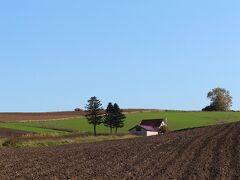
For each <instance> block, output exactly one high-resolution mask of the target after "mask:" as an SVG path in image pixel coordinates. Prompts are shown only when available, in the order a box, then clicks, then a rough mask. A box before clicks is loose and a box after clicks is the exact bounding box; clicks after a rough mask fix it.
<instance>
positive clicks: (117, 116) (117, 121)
mask: <svg viewBox="0 0 240 180" xmlns="http://www.w3.org/2000/svg"><path fill="white" fill-rule="evenodd" d="M113 113H114V122H113V127H114V128H115V133H116V134H117V130H118V128H122V127H123V126H124V120H125V119H126V116H125V115H124V114H123V113H122V110H121V109H120V108H119V106H118V104H117V103H115V104H114V105H113Z"/></svg>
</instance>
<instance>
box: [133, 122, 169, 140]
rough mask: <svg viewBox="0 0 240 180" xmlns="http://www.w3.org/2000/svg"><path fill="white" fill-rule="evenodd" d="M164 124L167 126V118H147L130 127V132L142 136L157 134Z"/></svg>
mask: <svg viewBox="0 0 240 180" xmlns="http://www.w3.org/2000/svg"><path fill="white" fill-rule="evenodd" d="M162 126H167V120H166V119H146V120H142V122H141V123H140V124H139V125H136V126H135V127H133V128H131V129H129V133H131V134H135V135H141V136H155V135H158V134H159V130H160V128H161V127H162Z"/></svg>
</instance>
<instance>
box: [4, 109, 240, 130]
mask: <svg viewBox="0 0 240 180" xmlns="http://www.w3.org/2000/svg"><path fill="white" fill-rule="evenodd" d="M126 117H127V119H126V121H125V126H124V128H121V129H119V133H128V129H130V128H131V127H133V126H135V125H137V124H138V123H140V122H141V120H142V119H152V118H167V119H168V125H169V128H170V129H171V130H180V129H185V128H193V127H200V126H208V125H214V124H219V123H226V122H234V121H240V112H135V113H127V114H126ZM0 127H5V128H11V129H19V130H24V131H29V132H36V133H64V131H66V132H67V131H81V132H92V129H93V128H92V126H91V125H89V124H88V122H87V120H86V119H85V118H73V119H64V120H49V121H33V122H8V123H0ZM97 132H99V133H108V132H109V130H108V128H106V127H104V126H103V125H101V126H98V127H97Z"/></svg>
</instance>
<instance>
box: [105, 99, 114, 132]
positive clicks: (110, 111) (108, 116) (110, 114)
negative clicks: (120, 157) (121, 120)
mask: <svg viewBox="0 0 240 180" xmlns="http://www.w3.org/2000/svg"><path fill="white" fill-rule="evenodd" d="M104 125H105V126H107V127H109V128H110V134H112V129H113V128H114V107H113V105H112V103H108V106H107V109H106V110H105V116H104Z"/></svg>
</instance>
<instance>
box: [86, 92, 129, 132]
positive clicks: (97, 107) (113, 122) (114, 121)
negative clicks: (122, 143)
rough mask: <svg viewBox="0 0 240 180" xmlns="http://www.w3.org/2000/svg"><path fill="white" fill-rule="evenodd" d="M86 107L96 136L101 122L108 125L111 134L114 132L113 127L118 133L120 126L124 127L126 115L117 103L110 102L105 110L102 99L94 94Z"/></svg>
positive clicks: (88, 118)
mask: <svg viewBox="0 0 240 180" xmlns="http://www.w3.org/2000/svg"><path fill="white" fill-rule="evenodd" d="M85 108H86V118H87V120H88V123H89V124H91V125H93V133H94V136H96V135H97V126H98V125H100V124H104V125H105V126H106V127H108V128H109V131H110V134H112V130H113V129H114V130H115V133H117V130H118V128H122V127H124V120H125V118H126V117H125V115H124V114H123V112H122V110H121V109H120V107H119V106H118V104H117V103H114V104H113V103H111V102H110V103H109V104H108V106H107V108H106V110H104V109H103V107H102V103H101V101H100V100H99V99H97V97H95V96H94V97H91V98H90V99H89V100H88V103H87V105H86V107H85Z"/></svg>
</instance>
